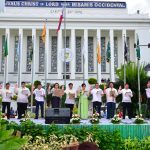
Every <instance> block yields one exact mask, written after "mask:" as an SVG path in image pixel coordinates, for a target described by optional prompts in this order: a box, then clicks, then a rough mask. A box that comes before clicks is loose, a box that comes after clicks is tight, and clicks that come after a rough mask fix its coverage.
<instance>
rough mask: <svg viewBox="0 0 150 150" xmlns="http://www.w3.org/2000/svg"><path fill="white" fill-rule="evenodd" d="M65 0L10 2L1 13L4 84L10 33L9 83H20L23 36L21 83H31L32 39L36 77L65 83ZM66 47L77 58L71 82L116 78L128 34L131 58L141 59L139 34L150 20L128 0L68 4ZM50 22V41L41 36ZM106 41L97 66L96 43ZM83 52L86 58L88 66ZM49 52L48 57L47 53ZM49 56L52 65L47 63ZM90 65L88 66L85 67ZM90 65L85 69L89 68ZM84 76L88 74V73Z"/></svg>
mask: <svg viewBox="0 0 150 150" xmlns="http://www.w3.org/2000/svg"><path fill="white" fill-rule="evenodd" d="M63 4H64V2H63V1H43V0H34V1H32V0H30V1H27V0H25V1H24V0H22V1H20V0H18V1H17V0H16V1H11V0H6V2H5V8H4V11H3V12H1V13H0V82H3V81H4V70H5V69H4V68H5V67H4V66H5V65H4V55H3V53H4V50H3V45H4V41H5V36H6V35H7V37H8V49H9V52H8V61H7V66H8V67H7V69H6V75H7V79H6V80H7V81H9V82H11V83H15V82H17V81H18V58H17V47H18V37H20V39H21V40H20V41H21V43H20V44H21V45H20V50H21V55H20V58H21V61H20V66H21V67H20V68H21V69H20V71H19V74H20V81H27V82H31V60H30V53H31V48H32V46H31V45H32V38H33V37H34V38H33V41H34V46H33V56H34V59H33V60H34V62H33V63H34V68H33V75H34V80H42V81H44V78H45V68H47V70H46V78H47V79H48V80H47V81H48V82H51V83H54V82H61V83H63V75H64V68H63V61H62V57H63V49H64V47H65V46H64V39H65V38H64V37H65V30H64V20H63V22H62V25H61V29H60V31H59V32H58V34H57V33H56V29H57V26H58V22H59V17H60V15H61V13H62V7H63ZM66 6H67V8H66V47H67V48H69V51H70V53H69V55H70V57H71V60H70V61H69V62H67V63H66V74H67V78H69V79H67V83H68V82H76V81H78V82H76V83H77V84H81V83H82V82H83V77H84V78H85V81H87V79H88V78H91V77H94V78H97V76H98V81H99V82H101V79H108V78H110V80H111V81H115V79H116V75H115V70H116V69H117V68H118V67H119V66H120V65H121V64H123V63H124V36H125V37H126V39H127V46H128V50H129V53H128V58H129V59H130V60H132V61H136V52H135V49H134V43H135V42H136V34H137V33H138V31H140V30H141V29H142V30H144V31H148V29H149V28H150V18H149V16H148V15H147V14H140V13H139V12H137V13H136V14H132V15H131V14H128V9H127V4H126V2H109V1H108V2H106V1H105V2H103V1H98V0H97V1H67V2H66ZM45 19H47V22H46V43H45V44H44V43H43V42H42V40H41V33H42V29H43V26H44V22H45ZM98 41H100V45H101V59H102V60H101V64H99V65H98V66H97V58H96V57H97V56H96V47H97V42H98ZM108 41H110V47H111V61H110V64H109V63H107V62H106V49H107V43H108ZM83 53H84V57H85V59H84V61H85V63H84V64H83ZM45 56H46V57H45ZM45 60H46V64H45ZM83 65H84V66H83ZM83 69H84V71H83ZM83 74H84V75H83Z"/></svg>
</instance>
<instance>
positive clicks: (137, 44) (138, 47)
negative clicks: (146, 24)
mask: <svg viewBox="0 0 150 150" xmlns="http://www.w3.org/2000/svg"><path fill="white" fill-rule="evenodd" d="M139 45H140V42H139V37H138V35H137V43H136V56H137V59H138V60H140V58H141V54H140V46H139Z"/></svg>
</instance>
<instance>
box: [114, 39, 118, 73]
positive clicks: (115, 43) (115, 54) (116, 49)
mask: <svg viewBox="0 0 150 150" xmlns="http://www.w3.org/2000/svg"><path fill="white" fill-rule="evenodd" d="M114 67H115V70H116V69H117V68H118V39H117V37H114Z"/></svg>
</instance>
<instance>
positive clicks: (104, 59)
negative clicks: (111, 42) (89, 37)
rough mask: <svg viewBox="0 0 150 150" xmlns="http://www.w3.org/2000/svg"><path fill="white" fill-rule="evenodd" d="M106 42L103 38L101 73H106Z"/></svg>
mask: <svg viewBox="0 0 150 150" xmlns="http://www.w3.org/2000/svg"><path fill="white" fill-rule="evenodd" d="M105 45H106V40H105V37H101V72H106V46H105Z"/></svg>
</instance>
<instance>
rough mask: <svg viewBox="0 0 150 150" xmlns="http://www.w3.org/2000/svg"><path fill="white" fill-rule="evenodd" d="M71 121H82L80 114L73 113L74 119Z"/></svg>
mask: <svg viewBox="0 0 150 150" xmlns="http://www.w3.org/2000/svg"><path fill="white" fill-rule="evenodd" d="M71 123H74V124H76V123H80V116H79V115H78V114H73V115H72V119H71Z"/></svg>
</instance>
